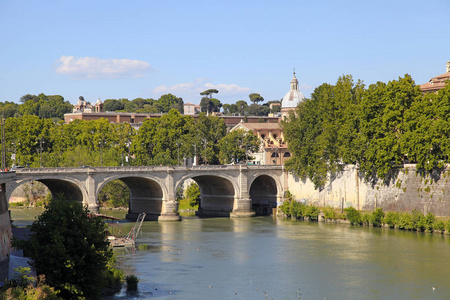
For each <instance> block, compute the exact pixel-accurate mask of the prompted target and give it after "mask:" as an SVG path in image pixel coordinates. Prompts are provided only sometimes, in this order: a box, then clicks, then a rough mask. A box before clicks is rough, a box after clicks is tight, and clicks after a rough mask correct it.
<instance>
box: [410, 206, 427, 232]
mask: <svg viewBox="0 0 450 300" xmlns="http://www.w3.org/2000/svg"><path fill="white" fill-rule="evenodd" d="M411 223H412V229H413V230H417V231H424V230H425V216H424V215H423V214H422V213H421V212H420V211H418V210H416V209H413V211H412V219H411Z"/></svg>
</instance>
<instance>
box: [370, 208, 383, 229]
mask: <svg viewBox="0 0 450 300" xmlns="http://www.w3.org/2000/svg"><path fill="white" fill-rule="evenodd" d="M383 218H384V212H383V209H382V208H377V209H376V210H375V211H373V212H372V214H371V215H370V223H372V225H373V227H381V224H382V222H383Z"/></svg>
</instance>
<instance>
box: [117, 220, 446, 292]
mask: <svg viewBox="0 0 450 300" xmlns="http://www.w3.org/2000/svg"><path fill="white" fill-rule="evenodd" d="M132 224H133V223H125V224H124V225H125V226H129V228H131V226H132ZM142 231H143V233H142V235H141V236H140V237H139V238H138V241H137V242H138V244H147V245H148V246H149V247H148V249H147V250H145V251H129V250H119V251H116V254H117V257H118V264H119V266H120V267H121V268H123V269H124V270H125V272H126V273H127V274H136V275H137V276H138V277H139V278H140V283H139V298H140V299H145V298H153V297H156V298H159V299H266V294H267V299H271V298H273V299H298V295H299V293H301V294H302V299H324V298H325V297H327V299H447V298H448V295H450V279H449V278H450V277H449V271H448V261H450V237H449V236H441V235H431V234H424V233H416V232H406V231H398V230H390V229H387V228H368V227H353V226H349V225H345V224H329V223H308V222H301V221H292V220H285V219H276V218H271V217H256V218H244V219H229V218H217V219H198V218H185V219H183V221H181V222H164V223H159V222H144V224H143V226H142ZM432 287H435V290H433V289H432ZM121 297H122V298H125V299H132V298H133V297H135V296H130V295H125V294H122V295H121Z"/></svg>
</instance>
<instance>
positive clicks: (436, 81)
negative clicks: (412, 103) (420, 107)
mask: <svg viewBox="0 0 450 300" xmlns="http://www.w3.org/2000/svg"><path fill="white" fill-rule="evenodd" d="M447 80H450V72H447V73H444V74H441V75H438V76H436V77H433V78H431V79H430V81H429V82H427V83H424V84H421V85H420V89H421V90H422V91H423V92H429V91H437V90H440V89H442V88H444V86H445V82H446V81H447Z"/></svg>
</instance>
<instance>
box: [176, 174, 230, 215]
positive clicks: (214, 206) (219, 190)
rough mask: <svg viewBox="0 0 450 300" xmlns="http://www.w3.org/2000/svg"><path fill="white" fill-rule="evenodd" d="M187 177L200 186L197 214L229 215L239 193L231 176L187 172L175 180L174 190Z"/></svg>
mask: <svg viewBox="0 0 450 300" xmlns="http://www.w3.org/2000/svg"><path fill="white" fill-rule="evenodd" d="M188 179H192V180H194V181H195V182H196V183H197V184H198V186H199V187H200V204H199V208H198V212H197V214H198V215H199V216H208V217H229V216H230V212H232V211H233V209H234V208H235V205H236V203H235V202H236V199H237V198H238V195H239V187H238V185H237V183H236V180H234V179H233V177H231V176H227V175H217V174H211V173H206V174H201V173H200V174H189V175H185V176H183V177H182V178H181V179H180V180H178V181H177V183H176V185H175V191H177V190H178V188H180V187H181V185H182V184H183V183H184V181H185V180H188Z"/></svg>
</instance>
